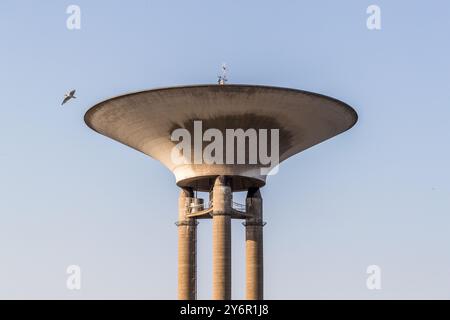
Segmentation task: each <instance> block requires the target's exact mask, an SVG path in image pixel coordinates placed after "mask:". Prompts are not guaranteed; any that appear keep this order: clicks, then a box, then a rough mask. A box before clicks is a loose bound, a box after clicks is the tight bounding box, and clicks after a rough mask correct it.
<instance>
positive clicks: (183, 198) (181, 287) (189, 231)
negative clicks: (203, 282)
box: [177, 189, 199, 300]
mask: <svg viewBox="0 0 450 320" xmlns="http://www.w3.org/2000/svg"><path fill="white" fill-rule="evenodd" d="M196 200H197V201H196ZM198 200H199V199H195V198H193V192H192V190H189V189H182V190H181V192H180V196H179V198H178V222H177V225H178V299H179V300H194V299H196V292H197V270H196V269H197V221H196V220H195V219H192V218H188V217H186V214H187V213H188V211H187V209H188V207H189V206H190V205H191V203H196V202H197V203H198Z"/></svg>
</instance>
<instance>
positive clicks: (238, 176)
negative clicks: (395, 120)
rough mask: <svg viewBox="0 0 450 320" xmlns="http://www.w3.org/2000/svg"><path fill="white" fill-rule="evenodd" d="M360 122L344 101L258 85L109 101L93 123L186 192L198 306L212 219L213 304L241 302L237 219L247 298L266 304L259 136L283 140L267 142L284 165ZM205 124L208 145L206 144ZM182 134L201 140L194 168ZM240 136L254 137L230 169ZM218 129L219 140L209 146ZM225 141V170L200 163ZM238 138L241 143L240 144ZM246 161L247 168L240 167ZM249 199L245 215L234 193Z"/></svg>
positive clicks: (188, 249)
mask: <svg viewBox="0 0 450 320" xmlns="http://www.w3.org/2000/svg"><path fill="white" fill-rule="evenodd" d="M356 121H357V114H356V112H355V111H354V110H353V109H352V108H351V107H350V106H348V105H347V104H345V103H343V102H341V101H338V100H336V99H333V98H330V97H326V96H323V95H319V94H315V93H311V92H305V91H300V90H294V89H287V88H278V87H268V86H255V85H195V86H184V87H172V88H163V89H154V90H148V91H142V92H137V93H131V94H126V95H122V96H118V97H115V98H111V99H109V100H106V101H103V102H101V103H99V104H97V105H95V106H94V107H92V108H91V109H89V111H88V112H87V113H86V115H85V122H86V123H87V125H88V126H89V127H90V128H92V129H93V130H95V131H97V132H99V133H101V134H103V135H105V136H107V137H110V138H112V139H114V140H117V141H119V142H121V143H123V144H126V145H128V146H130V147H132V148H134V149H136V150H139V151H141V152H143V153H145V154H147V155H149V156H150V157H152V158H154V159H156V160H159V161H160V162H161V163H162V164H163V165H164V166H166V167H167V168H168V169H169V170H171V171H172V172H173V173H174V175H175V179H176V183H177V185H178V186H179V187H181V188H182V192H181V194H180V198H179V220H178V222H177V226H178V236H179V241H178V249H179V250H178V297H179V298H180V299H195V298H196V276H197V275H196V228H197V223H198V222H197V219H204V218H212V229H213V244H212V247H213V298H214V299H230V298H231V224H230V221H231V219H232V218H237V219H245V223H244V225H245V227H246V252H247V258H246V259H247V260H246V261H247V268H246V272H247V281H246V282H247V286H246V288H247V289H246V290H247V293H246V295H247V298H248V299H262V298H263V249H262V248H263V247H262V242H263V232H262V227H263V226H264V224H265V223H264V222H263V220H262V219H263V214H262V207H263V206H262V197H261V193H260V191H259V188H260V187H262V186H264V185H265V183H266V176H267V171H264V170H262V169H264V168H266V165H267V163H266V162H265V161H261V159H259V158H258V159H257V161H255V158H254V153H255V150H256V149H257V148H256V149H255V148H253V149H252V148H251V146H250V145H251V142H252V140H251V139H252V138H254V137H255V135H254V134H255V132H258V133H261V132H262V133H264V132H265V133H266V134H267V133H268V131H270V132H276V138H274V137H275V136H270V138H269V137H268V136H267V135H266V138H268V139H269V140H270V143H269V141H266V142H267V145H266V146H263V147H264V148H266V151H267V152H266V156H267V155H268V154H269V153H270V154H271V156H272V155H273V152H275V149H274V147H273V146H274V144H272V142H273V141H275V140H277V142H278V143H277V144H276V147H275V148H276V151H277V155H278V159H277V163H280V162H281V161H283V160H285V159H287V158H289V157H290V156H292V155H294V154H296V153H298V152H301V151H303V150H305V149H307V148H309V147H311V146H313V145H315V144H318V143H320V142H322V141H324V140H327V139H329V138H331V137H333V136H336V135H338V134H340V133H342V132H344V131H346V130H348V129H349V128H351V127H352V126H353V125H354V124H355V123H356ZM199 123H200V125H201V129H200V131H201V132H200V135H201V137H197V134H198V133H197V131H198V129H199V128H198V124H199ZM178 129H181V130H184V132H187V133H188V135H189V136H191V137H193V138H192V140H190V141H189V143H188V145H189V146H190V147H192V148H188V150H189V151H188V152H186V153H187V154H184V152H185V151H186V150H183V157H184V158H189V159H190V161H183V162H177V161H174V158H173V151H174V150H178V149H177V148H176V146H177V144H178V143H179V142H178V141H176V139H175V140H174V139H173V138H174V136H173V134H174V132H175V131H176V130H178ZM239 129H240V134H242V133H244V138H242V136H241V142H244V143H243V144H241V145H234V143H231V144H230V145H231V151H232V152H231V155H232V156H230V159H231V160H232V161H228V160H230V159H228V158H227V157H228V155H229V154H230V153H229V151H230V148H229V146H230V145H228V144H227V143H228V135H227V133H228V132H229V130H232V131H234V132H235V133H236V131H237V130H239ZM209 130H213V131H214V132H215V134H216V135H214V138H213V137H212V136H209V138H206V139H205V136H206V132H208V131H209ZM213 131H210V132H213ZM203 133H205V134H203ZM217 133H219V135H217ZM247 134H248V135H247ZM252 134H253V135H252ZM219 136H225V137H226V138H227V141H226V142H224V141H222V145H225V149H226V148H228V150H225V152H223V153H224V154H221V156H218V153H217V149H215V151H214V156H215V157H216V159H217V158H219V159H220V158H221V157H222V161H215V162H203V161H200V162H199V161H196V160H195V155H194V157H192V153H193V152H194V153H195V149H196V146H197V147H198V146H199V144H200V146H201V149H203V148H204V147H205V144H206V145H207V144H208V141H209V142H212V141H214V142H218V140H216V139H219V138H218V137H219ZM231 137H232V139H231V140H233V141H234V139H235V138H236V139H237V137H236V136H231ZM258 138H260V140H259V141H258V148H261V146H262V144H261V142H260V141H261V136H258ZM198 139H200V140H198ZM221 139H222V138H221ZM246 141H248V143H247V148H246V147H245V146H246V145H245V143H246ZM254 143H255V141H253V144H254ZM242 145H244V148H241V147H242ZM239 146H241V147H239ZM193 150H194V151H193ZM239 152H241V158H240V160H241V161H239V160H238V161H235V158H236V159H237V158H238V157H239ZM225 153H226V155H225ZM258 155H259V156H260V155H261V154H259V153H258ZM252 157H253V158H252ZM192 158H194V161H192ZM224 158H226V159H224ZM266 158H267V157H266ZM243 159H244V161H242V160H243ZM197 160H198V159H197ZM201 160H204V159H201ZM250 160H251V161H250ZM194 190H198V191H209V192H210V201H209V204H210V205H209V206H206V207H205V206H204V203H205V202H204V201H203V200H202V199H197V198H195V197H194V192H193V191H194ZM242 190H247V191H248V193H247V199H246V204H245V206H244V208H245V209H244V210H242V208H240V209H237V208H236V207H235V206H233V201H232V195H233V192H234V191H242Z"/></svg>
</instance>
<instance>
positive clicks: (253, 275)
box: [244, 188, 264, 300]
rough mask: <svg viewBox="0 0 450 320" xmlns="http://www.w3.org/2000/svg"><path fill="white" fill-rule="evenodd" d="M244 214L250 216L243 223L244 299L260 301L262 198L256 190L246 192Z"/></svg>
mask: <svg viewBox="0 0 450 320" xmlns="http://www.w3.org/2000/svg"><path fill="white" fill-rule="evenodd" d="M246 212H247V214H250V215H252V217H251V218H247V219H246V220H245V222H244V225H245V250H246V299H247V300H262V299H263V295H264V284H263V281H264V277H263V226H264V222H263V220H262V219H263V215H262V213H263V212H262V198H261V193H260V191H259V189H258V188H254V189H253V188H252V189H249V190H248V193H247V199H246Z"/></svg>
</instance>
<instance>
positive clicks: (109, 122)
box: [85, 85, 357, 191]
mask: <svg viewBox="0 0 450 320" xmlns="http://www.w3.org/2000/svg"><path fill="white" fill-rule="evenodd" d="M194 120H202V122H203V131H205V130H206V129H208V128H217V129H219V130H221V131H223V130H225V128H228V129H237V128H242V129H244V130H246V129H248V128H254V129H279V130H280V162H281V161H283V160H285V159H287V158H289V157H290V156H292V155H294V154H296V153H298V152H300V151H303V150H305V149H307V148H309V147H311V146H313V145H315V144H318V143H320V142H322V141H324V140H327V139H329V138H331V137H333V136H335V135H337V134H339V133H342V132H344V131H346V130H348V129H349V128H351V127H352V126H353V125H354V124H355V123H356V121H357V115H356V112H355V111H354V110H353V109H352V108H351V107H350V106H348V105H347V104H345V103H343V102H341V101H338V100H336V99H333V98H330V97H326V96H322V95H318V94H315V93H310V92H305V91H300V90H294V89H287V88H277V87H267V86H254V85H198V86H185V87H172V88H163V89H154V90H148V91H143V92H137V93H132V94H126V95H123V96H119V97H115V98H111V99H109V100H106V101H104V102H101V103H99V104H97V105H95V106H94V107H92V108H91V109H90V110H89V111H88V112H87V113H86V115H85V122H86V124H87V125H88V126H89V127H91V128H92V129H93V130H95V131H97V132H99V133H101V134H103V135H105V136H108V137H110V138H112V139H115V140H117V141H119V142H121V143H124V144H126V145H128V146H130V147H132V148H134V149H137V150H139V151H141V152H143V153H145V154H147V155H149V156H151V157H153V158H155V159H157V160H159V161H160V162H161V163H162V164H163V165H165V166H166V167H167V168H168V169H169V170H171V171H172V172H173V173H174V175H175V178H176V182H177V184H178V185H179V186H190V187H194V188H196V189H197V190H202V191H210V190H211V188H212V185H213V184H214V179H215V177H216V176H219V175H227V176H234V177H235V178H234V179H233V182H232V183H233V185H232V188H233V190H234V191H238V190H247V189H248V188H250V187H261V186H263V185H264V184H265V181H266V176H265V175H262V174H261V171H260V170H259V169H260V167H261V165H260V164H256V165H226V164H223V165H217V164H212V165H206V164H198V165H195V164H181V165H176V164H174V163H173V162H172V161H171V157H170V155H171V150H172V148H173V147H174V145H176V144H177V142H173V141H171V139H170V135H171V133H172V132H173V130H174V129H177V128H186V129H188V130H189V131H192V126H193V121H194Z"/></svg>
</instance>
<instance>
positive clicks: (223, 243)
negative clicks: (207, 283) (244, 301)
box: [212, 176, 232, 300]
mask: <svg viewBox="0 0 450 320" xmlns="http://www.w3.org/2000/svg"><path fill="white" fill-rule="evenodd" d="M229 182H230V181H229V180H228V181H227V178H226V177H224V176H219V177H218V178H217V179H216V181H215V184H214V188H213V199H212V200H213V208H214V209H213V219H212V229H213V230H212V231H213V240H212V241H213V243H212V247H213V253H212V257H213V294H212V298H213V299H214V300H230V299H231V202H232V193H231V188H230V186H229Z"/></svg>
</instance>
